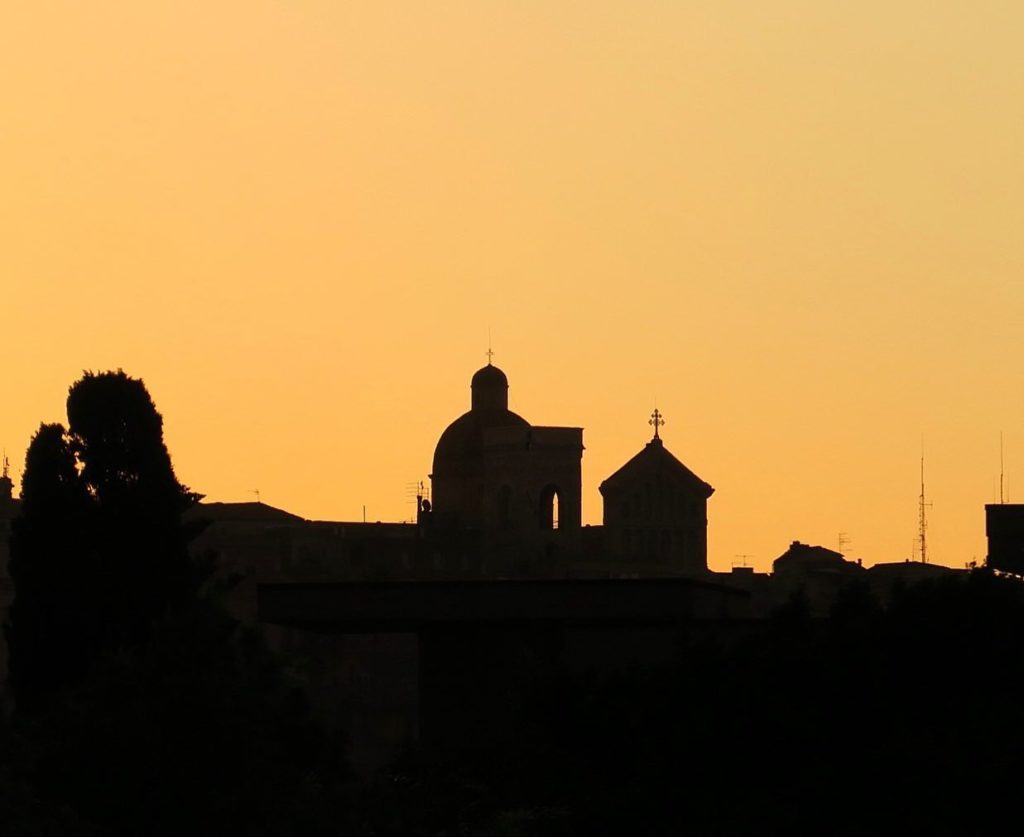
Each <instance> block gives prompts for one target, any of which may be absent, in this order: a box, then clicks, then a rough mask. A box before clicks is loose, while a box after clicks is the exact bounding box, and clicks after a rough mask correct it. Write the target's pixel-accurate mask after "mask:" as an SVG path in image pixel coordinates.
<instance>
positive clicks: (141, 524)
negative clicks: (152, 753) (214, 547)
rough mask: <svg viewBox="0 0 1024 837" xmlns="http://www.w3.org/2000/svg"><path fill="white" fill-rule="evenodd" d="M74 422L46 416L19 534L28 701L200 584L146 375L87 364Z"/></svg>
mask: <svg viewBox="0 0 1024 837" xmlns="http://www.w3.org/2000/svg"><path fill="white" fill-rule="evenodd" d="M68 420H69V426H68V429H67V430H66V431H65V430H64V428H63V427H61V426H60V425H58V424H51V425H43V426H42V427H40V429H39V432H38V433H37V434H36V436H35V437H34V438H33V440H32V443H31V445H30V446H29V450H28V454H27V455H26V460H25V475H24V480H23V487H22V501H23V502H22V514H21V517H20V518H19V519H18V520H16V521H15V522H14V527H13V533H12V538H11V565H10V570H11V578H12V580H13V581H14V584H15V591H16V596H15V602H14V605H13V607H12V609H11V615H10V620H9V625H8V643H9V646H10V651H11V685H12V688H13V690H14V694H15V697H16V699H17V701H18V705H19V706H20V707H21V708H29V707H31V706H33V705H35V704H37V703H38V702H39V701H41V700H44V699H45V698H46V696H47V695H51V694H53V693H54V692H55V690H57V689H59V688H60V687H62V686H64V685H67V684H73V683H75V682H76V681H77V680H78V679H80V678H81V677H82V676H83V674H84V672H85V671H87V670H88V668H89V667H90V666H91V665H93V664H94V663H95V661H96V659H98V657H99V656H100V655H101V654H103V653H105V652H110V651H113V650H116V649H119V648H125V647H137V646H139V645H140V644H141V643H143V642H144V641H145V639H146V637H147V635H148V631H149V626H150V625H151V623H152V622H153V620H154V619H156V618H158V617H159V616H161V615H162V614H163V613H164V612H165V611H166V608H167V607H168V606H170V605H171V604H174V603H176V602H182V601H184V600H185V599H186V598H187V597H188V596H190V595H194V594H195V592H196V589H197V587H198V584H199V582H200V581H201V578H200V575H201V573H199V571H198V570H199V567H198V566H197V565H196V564H195V563H194V562H192V561H191V559H190V558H189V554H188V533H187V532H186V531H185V529H184V528H183V527H182V524H181V513H182V512H183V511H184V510H185V509H186V508H187V507H188V506H189V505H191V504H192V503H194V502H195V501H196V499H197V498H196V495H194V494H192V493H190V492H189V491H188V490H187V489H185V488H184V487H183V486H182V485H181V484H180V483H179V482H178V481H177V479H176V478H175V476H174V470H173V469H172V467H171V460H170V456H169V455H168V453H167V449H166V447H165V446H164V442H163V420H162V418H161V417H160V414H159V413H158V412H157V411H156V407H155V406H154V405H153V401H152V399H151V398H150V396H149V393H148V392H147V390H146V387H145V385H144V384H143V383H142V381H140V380H137V379H134V378H130V377H129V376H127V375H126V374H124V372H120V371H119V372H105V373H101V374H98V375H93V374H86V375H85V376H84V377H83V378H82V379H81V380H80V381H78V382H77V383H76V384H74V385H73V386H72V387H71V389H70V392H69V394H68Z"/></svg>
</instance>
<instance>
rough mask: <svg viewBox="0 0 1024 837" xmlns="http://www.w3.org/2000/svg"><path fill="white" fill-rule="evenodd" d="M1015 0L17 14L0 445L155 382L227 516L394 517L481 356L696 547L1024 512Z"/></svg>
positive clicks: (405, 513)
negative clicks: (116, 383) (686, 514)
mask: <svg viewBox="0 0 1024 837" xmlns="http://www.w3.org/2000/svg"><path fill="white" fill-rule="evenodd" d="M1022 43H1024V4H1022V3H1021V2H1020V0H1006V2H999V0H981V1H980V2H978V1H977V0H976V2H970V3H968V2H952V0H945V1H944V0H928V2H925V0H914V1H913V2H911V0H886V1H885V2H876V1H875V0H858V1H857V2H855V3H854V2H826V3H822V2H821V0H775V1H774V2H771V3H765V2H763V0H706V2H705V0H700V2H688V0H671V1H670V0H659V1H656V0H630V2H628V3H627V2H604V1H603V0H588V1H587V2H560V0H544V2H533V1H532V0H505V2H497V0H473V2H444V0H433V2H430V3H413V2H386V0H374V2H365V3H363V2H356V3H349V2H342V0H290V2H282V1H281V0H278V2H269V0H245V2H242V0H237V1H236V0H202V2H198V0H174V2H157V0H147V2H143V3H140V2H128V0H124V2H111V1H110V0H90V2H81V0H78V1H77V2H72V0H63V1H61V0H56V1H54V2H50V0H8V2H7V3H5V4H4V12H3V20H2V26H0V79H2V81H0V318H2V331H0V334H2V337H3V352H2V355H0V371H2V380H3V390H4V399H3V401H2V409H0V444H3V445H5V446H6V447H7V450H8V453H9V456H10V458H11V461H12V471H13V474H12V475H13V476H14V477H15V478H17V477H18V476H19V475H20V472H21V468H22V465H23V462H24V449H25V447H26V446H27V444H28V441H29V438H30V437H31V434H32V433H33V432H34V430H35V429H36V427H37V426H38V424H39V422H40V421H41V420H47V421H54V420H63V419H64V412H63V410H64V399H65V396H66V390H67V387H68V386H69V385H70V384H71V383H72V382H73V381H74V380H75V379H77V378H78V377H79V376H80V375H81V372H82V370H83V369H92V370H101V369H107V368H117V367H121V368H123V369H124V370H125V371H126V372H128V373H130V374H132V375H135V376H139V377H142V378H143V379H144V380H145V381H146V383H147V384H148V386H149V388H150V391H151V392H152V394H153V397H154V399H155V400H156V402H157V406H158V408H159V409H160V410H161V412H162V413H163V415H164V419H165V429H166V438H167V443H168V446H169V448H170V450H171V453H172V455H173V457H174V461H175V466H176V469H177V472H178V476H179V478H180V479H181V480H182V481H184V482H185V483H187V484H188V485H190V486H191V487H192V488H194V489H196V490H198V491H201V492H204V493H205V494H206V495H207V496H208V498H209V499H211V500H249V499H253V495H252V494H251V493H250V491H251V490H252V489H256V488H259V489H260V490H261V492H262V498H263V500H264V501H265V502H268V503H271V504H273V505H276V506H280V507H283V508H286V509H288V510H290V511H293V512H296V513H298V514H301V515H304V516H307V517H313V518H322V519H348V520H357V519H360V518H361V516H362V509H363V505H364V504H365V506H366V508H367V513H368V517H369V519H371V520H377V519H381V520H395V519H403V518H409V517H410V516H411V515H412V514H413V505H412V502H411V500H410V498H409V496H408V493H407V486H408V485H409V484H410V483H413V482H415V481H416V480H418V479H425V478H426V474H427V473H428V472H429V470H430V464H431V457H432V454H433V448H434V444H435V442H436V440H437V437H438V436H439V435H440V433H441V431H442V430H443V429H444V427H445V426H446V425H447V424H448V422H450V421H451V420H452V419H454V418H455V417H456V416H457V415H459V414H460V413H461V412H463V411H464V410H465V409H467V408H468V404H469V379H470V376H471V375H472V373H473V371H474V370H475V369H476V368H478V367H479V366H480V365H482V364H483V363H484V362H486V358H485V355H484V352H485V350H486V349H487V340H488V329H490V330H491V334H492V335H493V345H494V349H495V352H496V356H495V363H496V364H498V365H500V366H501V367H502V368H503V369H504V370H505V371H506V372H507V374H508V375H509V378H510V382H511V392H510V398H511V406H512V408H513V409H514V410H516V411H517V412H519V413H520V414H522V415H523V416H524V417H525V418H527V419H528V420H530V421H531V422H533V423H535V424H567V425H577V426H580V425H581V426H583V427H584V428H585V430H584V443H585V444H586V447H587V451H586V453H585V455H584V464H583V469H584V519H585V521H588V522H594V523H597V522H600V519H601V504H600V496H599V495H598V493H597V485H598V484H599V483H600V481H601V480H602V479H604V478H605V477H606V476H608V475H609V474H611V473H612V472H613V471H614V470H615V469H616V468H617V467H618V466H619V465H621V464H622V463H623V462H624V461H626V459H628V458H629V457H630V456H632V455H633V454H634V453H635V452H636V451H637V450H638V449H639V448H640V447H641V446H642V445H643V444H644V443H645V442H646V441H647V440H648V438H649V436H650V428H649V427H648V425H647V418H648V415H649V414H650V412H651V410H652V409H653V407H654V406H655V403H656V404H657V405H658V406H659V407H660V409H661V410H662V411H663V412H664V414H665V415H666V417H667V422H668V423H667V425H666V427H665V428H664V430H663V436H664V438H665V441H666V444H667V445H668V447H669V448H670V449H671V450H672V451H673V452H674V453H675V454H676V455H677V456H678V457H679V458H680V459H682V460H683V461H684V462H685V463H687V464H688V465H689V466H690V467H691V468H692V469H693V470H694V471H696V472H697V474H698V475H700V476H701V477H702V478H704V479H705V480H707V481H708V482H710V483H711V484H712V485H713V486H715V488H716V489H717V491H716V493H715V495H714V497H712V499H711V501H710V503H709V519H710V524H709V525H710V529H709V550H710V555H709V557H710V563H711V566H712V567H713V568H715V569H727V568H728V567H729V566H730V565H731V564H732V563H733V562H734V561H737V560H739V559H737V558H736V556H738V555H750V556H753V557H752V558H751V559H748V562H749V563H752V564H753V565H754V566H756V567H758V568H761V569H767V568H768V567H769V565H770V562H771V560H772V559H773V558H775V557H777V556H778V555H779V554H780V553H781V552H783V551H784V550H785V548H786V546H787V545H788V543H789V542H790V541H791V540H793V539H799V540H802V541H805V542H811V543H820V544H823V545H825V546H830V547H835V546H836V544H837V537H838V534H839V533H840V532H846V533H848V535H849V537H850V539H851V541H852V543H851V548H850V552H851V553H852V555H854V556H858V557H862V558H863V560H864V562H865V563H867V564H871V563H876V562H879V561H891V560H901V559H903V558H906V557H909V555H910V553H911V545H912V542H913V539H914V537H915V535H916V531H917V495H918V492H919V486H918V480H919V475H918V467H919V461H918V460H919V456H920V447H921V442H922V438H923V440H924V444H925V448H926V456H927V463H926V465H927V471H928V474H927V479H928V493H929V495H930V499H931V500H932V502H933V503H934V507H933V508H932V509H931V512H930V513H931V529H930V551H931V557H932V558H933V560H935V561H937V562H939V563H946V564H950V565H962V564H963V563H964V562H965V561H968V560H971V559H972V558H982V557H983V556H984V554H985V540H984V517H983V510H982V506H983V504H985V503H986V502H991V501H992V500H993V499H994V498H995V497H997V495H998V488H997V485H998V475H999V433H1000V431H1004V433H1005V449H1006V457H1005V461H1006V471H1007V474H1008V487H1009V496H1010V499H1011V500H1021V501H1024V421H1022V418H1024V387H1022V385H1021V384H1022V381H1021V369H1022V359H1024V49H1022V48H1021V44H1022Z"/></svg>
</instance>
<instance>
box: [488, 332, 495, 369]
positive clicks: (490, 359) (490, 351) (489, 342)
mask: <svg viewBox="0 0 1024 837" xmlns="http://www.w3.org/2000/svg"><path fill="white" fill-rule="evenodd" d="M492 360H494V351H493V350H492V349H491V330H490V329H487V365H488V366H492V365H493V364H492V363H491V361H492Z"/></svg>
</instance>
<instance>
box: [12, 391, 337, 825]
mask: <svg viewBox="0 0 1024 837" xmlns="http://www.w3.org/2000/svg"><path fill="white" fill-rule="evenodd" d="M68 417H69V422H70V423H69V427H68V429H67V430H65V429H64V428H63V427H61V426H60V425H43V426H42V427H41V428H40V430H39V432H38V433H37V434H36V436H35V438H34V439H33V440H32V443H31V445H30V447H29V451H28V454H27V457H26V468H25V475H24V479H23V492H22V501H23V502H22V514H21V517H20V518H19V519H17V520H16V521H15V526H14V531H13V537H12V543H11V554H12V558H11V575H12V578H13V580H14V583H15V601H14V605H13V607H12V609H11V616H10V621H9V624H8V625H7V626H6V628H7V635H8V641H9V647H10V652H11V655H10V661H11V677H12V686H13V691H14V695H15V699H16V710H17V711H16V713H15V715H14V716H13V718H12V719H11V722H10V723H9V724H5V725H4V726H3V727H0V826H2V830H3V833H4V834H12V833H14V834H19V833H20V834H51V833H52V834H70V835H77V834H83V835H93V834H95V835H137V834H151V835H163V834H166V835H172V834H174V835H178V834H192V835H207V834H209V835H223V834H230V833H244V834H252V835H291V834H318V833H335V831H334V829H333V828H332V827H331V826H333V824H334V822H335V816H334V813H333V808H334V807H335V806H336V804H337V803H336V801H335V800H337V799H338V798H339V794H338V793H337V788H338V787H340V785H341V783H342V780H343V779H344V776H345V774H344V770H343V765H342V763H341V761H340V759H339V758H338V755H337V753H338V751H337V748H335V747H333V745H331V744H330V742H328V741H326V740H325V739H324V738H323V736H321V735H320V734H319V733H318V732H317V730H316V728H315V727H314V726H313V724H312V723H311V721H310V719H309V715H308V712H307V709H306V705H305V702H304V699H303V697H302V696H301V694H300V693H299V691H298V690H297V689H296V688H294V686H293V685H292V684H291V683H290V682H289V680H288V678H287V677H286V676H285V674H284V673H283V672H282V669H281V668H280V667H279V665H278V664H277V662H276V661H275V660H274V659H273V658H272V656H271V654H270V653H269V652H268V650H267V648H266V646H265V644H264V643H263V640H262V638H261V637H260V635H259V634H257V633H254V632H253V631H251V630H247V629H244V628H242V627H241V626H240V625H239V624H238V623H237V621H236V620H234V619H233V618H232V617H230V616H229V615H228V614H227V612H226V611H225V610H224V608H223V607H222V604H221V598H222V593H223V592H224V583H223V582H221V581H219V580H217V579H215V578H214V577H213V575H212V569H213V563H212V559H210V558H204V559H201V560H195V559H193V558H192V557H191V556H190V554H189V550H188V542H189V539H190V537H191V535H192V534H193V532H191V531H189V530H188V529H187V528H186V527H184V526H183V525H182V523H181V514H182V512H183V511H184V510H185V509H186V508H188V506H189V505H191V504H192V503H194V502H195V501H196V500H197V495H194V494H192V493H190V492H189V491H188V490H187V489H185V488H184V487H183V486H182V485H181V484H180V483H179V482H178V481H177V479H176V478H175V476H174V471H173V469H172V467H171V461H170V457H169V455H168V453H167V450H166V448H165V447H164V443H163V438H162V420H161V418H160V415H159V413H157V411H156V409H155V407H154V405H153V402H152V400H151V399H150V397H149V394H148V392H147V391H146V388H145V386H144V385H143V383H142V382H141V381H138V380H135V379H132V378H129V377H128V376H127V375H125V374H124V373H122V372H116V373H103V374H98V375H91V374H87V375H86V376H85V377H84V378H83V379H82V380H80V381H79V382H78V383H76V384H75V385H74V386H73V387H72V388H71V391H70V394H69V397H68Z"/></svg>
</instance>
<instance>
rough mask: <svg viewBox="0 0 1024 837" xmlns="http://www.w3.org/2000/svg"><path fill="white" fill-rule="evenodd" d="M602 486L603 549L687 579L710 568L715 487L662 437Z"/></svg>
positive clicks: (626, 560) (625, 558)
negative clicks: (710, 505)
mask: <svg viewBox="0 0 1024 837" xmlns="http://www.w3.org/2000/svg"><path fill="white" fill-rule="evenodd" d="M653 421H654V422H655V425H654V427H655V429H654V438H653V439H651V441H650V442H648V443H647V445H646V446H645V447H644V448H643V450H641V451H640V452H639V453H638V454H637V455H636V456H634V457H633V458H632V459H630V460H629V461H628V462H627V463H626V464H625V465H623V466H622V467H621V468H619V470H618V471H616V472H615V473H614V474H612V475H611V476H610V477H608V479H606V480H605V481H604V482H603V483H601V487H600V491H601V496H602V497H603V498H604V549H605V551H606V552H607V553H610V554H612V555H616V556H619V557H620V558H621V559H622V560H623V561H624V562H630V561H634V562H638V563H643V564H647V565H653V566H655V567H657V566H661V567H664V568H666V569H670V570H673V571H675V572H677V573H680V574H684V575H692V576H697V575H702V574H704V573H706V572H707V569H708V515H707V504H708V498H709V497H710V496H711V495H712V494H713V493H714V491H715V489H713V488H712V487H711V486H710V485H708V484H707V483H706V482H704V480H702V479H701V478H700V477H698V476H697V475H696V474H694V473H693V471H691V470H690V469H689V468H687V467H686V466H685V465H683V463H682V462H680V461H679V460H678V459H676V458H675V457H674V456H673V455H672V454H671V453H670V452H669V451H668V449H667V448H666V447H665V445H664V443H663V442H662V440H661V436H660V434H659V433H658V422H659V421H660V414H659V413H658V412H657V411H655V418H654V419H653Z"/></svg>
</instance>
